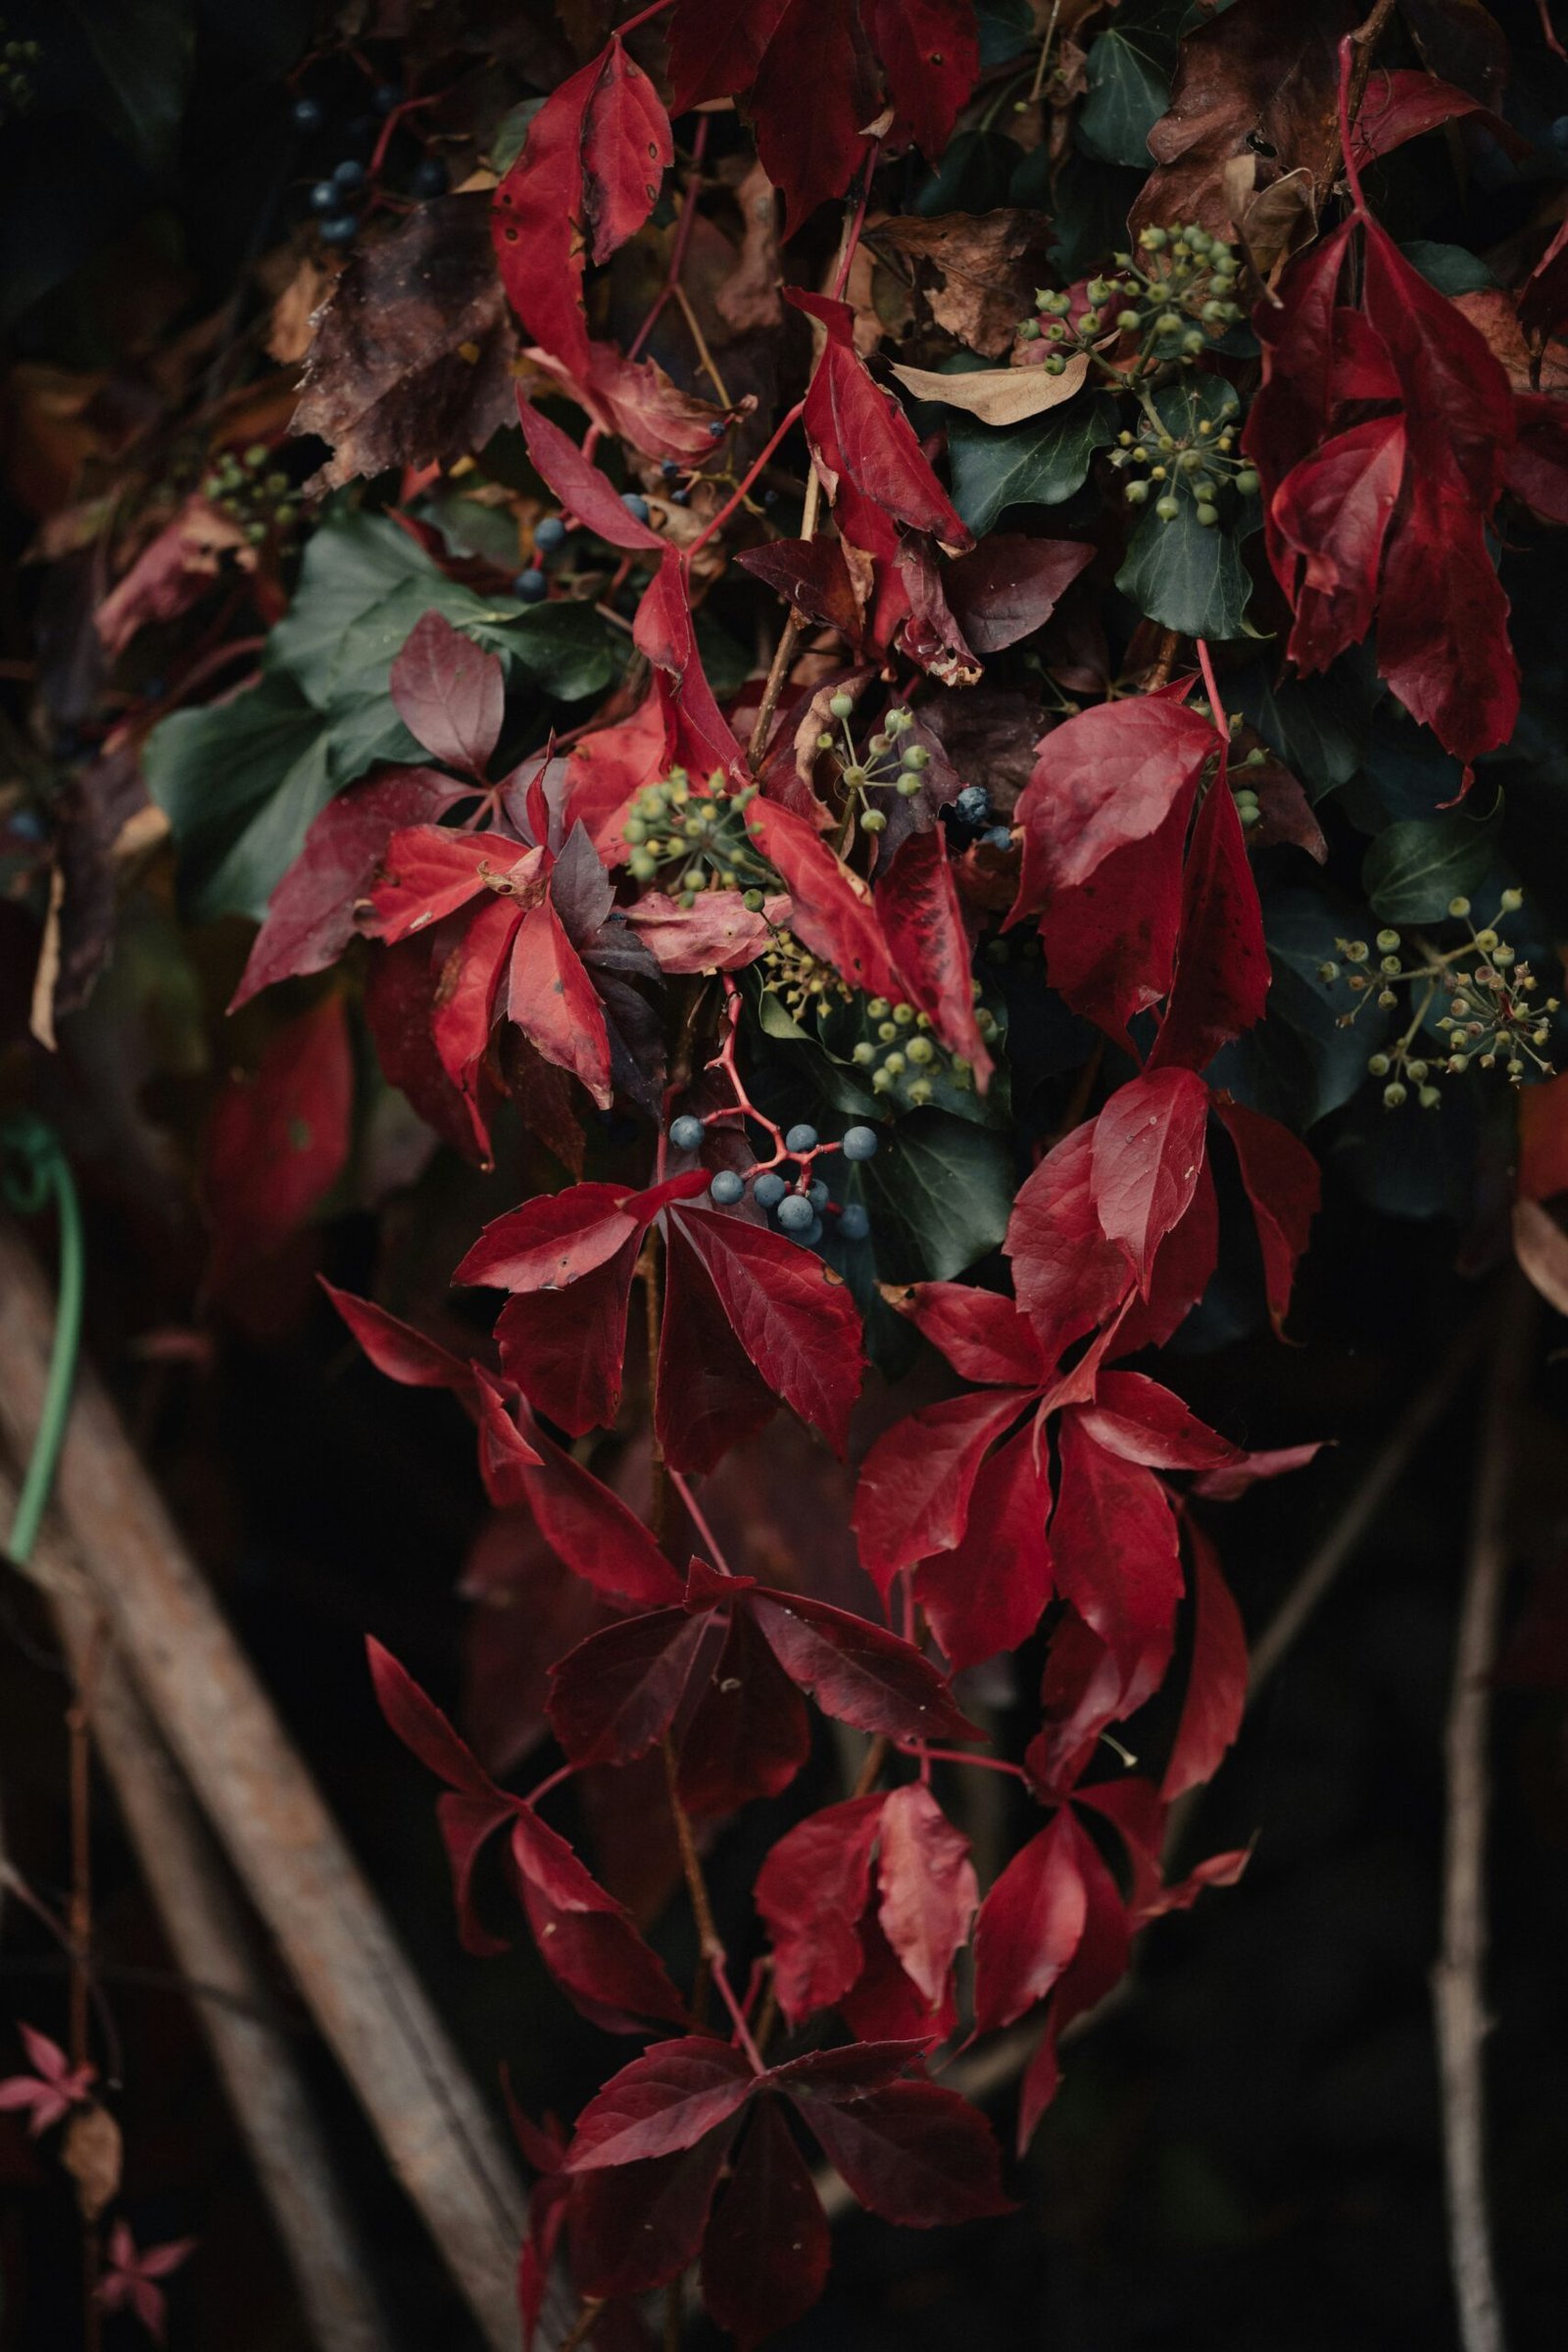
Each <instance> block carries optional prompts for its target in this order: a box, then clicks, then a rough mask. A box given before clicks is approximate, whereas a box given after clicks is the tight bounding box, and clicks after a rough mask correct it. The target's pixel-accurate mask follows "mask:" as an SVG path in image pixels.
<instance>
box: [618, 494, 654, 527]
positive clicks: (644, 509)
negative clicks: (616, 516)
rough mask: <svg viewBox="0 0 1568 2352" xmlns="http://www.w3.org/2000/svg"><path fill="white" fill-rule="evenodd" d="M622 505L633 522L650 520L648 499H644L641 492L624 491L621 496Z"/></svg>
mask: <svg viewBox="0 0 1568 2352" xmlns="http://www.w3.org/2000/svg"><path fill="white" fill-rule="evenodd" d="M620 503H621V505H622V506H623V507H624V508H625V510H626V512H627V514H628V515H630V516H631V518H632V520H633V522H646V521H647V520H648V515H649V507H648V501H647V499H646V498H644V496H643V494H642V492H641V491H640V490H623V491H622V492H621V494H620Z"/></svg>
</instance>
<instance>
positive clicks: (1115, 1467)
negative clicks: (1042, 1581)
mask: <svg viewBox="0 0 1568 2352" xmlns="http://www.w3.org/2000/svg"><path fill="white" fill-rule="evenodd" d="M1060 1452H1061V1493H1060V1496H1059V1498H1058V1500H1057V1503H1056V1510H1055V1515H1054V1518H1053V1520H1052V1522H1051V1548H1052V1556H1053V1559H1054V1564H1055V1574H1056V1584H1057V1588H1058V1590H1059V1591H1060V1593H1062V1595H1063V1597H1064V1598H1065V1599H1067V1600H1070V1601H1071V1602H1072V1604H1073V1606H1074V1608H1075V1609H1076V1610H1077V1611H1078V1613H1079V1615H1080V1616H1081V1617H1082V1618H1083V1619H1084V1620H1085V1622H1086V1623H1087V1624H1089V1625H1090V1626H1092V1627H1093V1628H1094V1630H1095V1632H1096V1633H1097V1634H1098V1635H1099V1636H1100V1638H1101V1640H1102V1641H1103V1642H1105V1643H1106V1645H1107V1646H1108V1648H1109V1649H1110V1651H1111V1654H1112V1655H1113V1656H1114V1657H1115V1659H1116V1660H1117V1662H1118V1664H1119V1665H1120V1666H1121V1668H1122V1671H1123V1673H1124V1674H1130V1673H1131V1672H1133V1670H1134V1669H1135V1668H1137V1667H1138V1666H1139V1665H1140V1664H1141V1663H1142V1662H1143V1661H1144V1660H1145V1659H1146V1657H1147V1656H1148V1654H1149V1652H1150V1651H1151V1650H1155V1651H1157V1652H1158V1653H1159V1654H1160V1655H1161V1656H1162V1657H1168V1656H1169V1654H1170V1640H1171V1623H1172V1619H1173V1618H1174V1615H1175V1611H1176V1603H1177V1600H1178V1599H1179V1597H1180V1595H1181V1587H1182V1576H1181V1560H1180V1557H1179V1554H1178V1550H1177V1544H1176V1522H1175V1519H1174V1517H1173V1515H1172V1512H1171V1507H1170V1499H1169V1496H1168V1495H1166V1493H1165V1490H1164V1488H1163V1487H1162V1486H1161V1485H1160V1482H1159V1480H1158V1479H1157V1478H1156V1477H1155V1476H1154V1473H1153V1472H1152V1470H1145V1469H1143V1468H1142V1467H1140V1466H1139V1465H1138V1464H1136V1463H1133V1462H1127V1461H1123V1460H1122V1459H1121V1457H1120V1456H1119V1455H1117V1454H1114V1453H1107V1452H1106V1450H1105V1448H1104V1447H1103V1446H1100V1445H1097V1444H1096V1442H1095V1440H1094V1438H1093V1437H1092V1436H1091V1435H1090V1434H1089V1432H1088V1430H1087V1429H1085V1428H1084V1426H1083V1423H1082V1421H1081V1419H1080V1418H1079V1416H1078V1415H1077V1414H1076V1413H1064V1414H1063V1415H1062V1421H1061V1435H1060Z"/></svg>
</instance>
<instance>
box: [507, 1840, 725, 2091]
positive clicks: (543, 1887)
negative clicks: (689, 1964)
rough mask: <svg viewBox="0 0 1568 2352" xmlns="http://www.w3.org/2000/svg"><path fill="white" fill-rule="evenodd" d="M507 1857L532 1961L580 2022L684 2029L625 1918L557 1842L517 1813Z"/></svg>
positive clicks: (659, 1972)
mask: <svg viewBox="0 0 1568 2352" xmlns="http://www.w3.org/2000/svg"><path fill="white" fill-rule="evenodd" d="M511 1850H512V1860H513V1864H514V1867H515V1870H516V1873H517V1880H518V1887H519V1891H520V1893H521V1896H522V1907H523V1910H524V1911H525V1912H526V1914H527V1918H528V1925H529V1927H530V1928H531V1929H532V1930H533V1936H534V1941H535V1942H536V1943H537V1945H538V1947H539V1957H540V1958H541V1960H543V1962H544V1964H545V1966H546V1968H548V1969H549V1971H550V1973H551V1975H552V1976H553V1977H554V1978H555V1980H556V1982H557V1984H558V1985H561V1987H562V1989H563V1990H564V1992H565V1993H566V1994H567V1995H568V1996H569V1998H570V1999H571V2001H572V2002H573V2004H574V2005H575V2007H577V2008H578V2009H580V2010H581V2012H582V2014H583V2016H584V2017H586V2018H588V2019H590V2020H591V2021H592V2022H593V2023H594V2024H596V2025H602V2026H604V2027H605V2028H606V2030H607V2031H608V2032H610V2033H613V2034H615V2033H640V2032H644V2031H646V2028H645V2026H644V2025H643V2024H642V2023H641V2022H640V2021H642V2020H645V2019H647V2018H650V2017H655V2018H662V2019H664V2020H666V2021H669V2022H671V2023H684V2021H685V2016H686V2009H685V2004H684V2002H683V2001H682V2000H681V1997H680V1994H679V1993H678V1992H677V1991H676V1990H675V1987H674V1985H672V1984H671V1983H670V1981H669V1979H668V1977H667V1976H666V1975H665V1974H664V1970H663V1968H662V1964H661V1963H660V1961H659V1960H657V1959H656V1958H655V1956H654V1954H653V1953H652V1952H651V1951H650V1950H649V1948H648V1946H647V1944H646V1943H645V1942H644V1941H643V1939H642V1937H641V1936H639V1935H638V1933H637V1930H636V1929H635V1927H634V1926H633V1925H632V1922H631V1918H630V1915H629V1914H628V1913H627V1912H626V1910H625V1909H624V1908H623V1907H622V1905H621V1904H619V1903H617V1902H616V1901H615V1899H614V1897H613V1895H610V1894H607V1893H606V1892H605V1889H604V1888H603V1887H601V1886H600V1885H599V1882H598V1881H597V1879H595V1878H594V1876H593V1874H592V1872H591V1871H589V1870H587V1869H586V1868H585V1867H584V1865H583V1864H582V1863H581V1862H580V1861H579V1860H578V1858H577V1856H576V1855H575V1854H574V1853H573V1851H572V1849H571V1847H570V1846H569V1845H568V1844H567V1843H566V1840H565V1839H564V1838H558V1837H557V1835H556V1833H555V1831H554V1830H552V1829H547V1828H546V1826H545V1824H544V1823H543V1822H542V1821H541V1820H540V1819H539V1817H538V1815H537V1814H535V1813H532V1812H530V1811H529V1810H528V1808H527V1807H526V1806H524V1807H522V1808H521V1809H520V1810H519V1812H518V1813H517V1814H516V1816H515V1819H514V1821H513V1825H512V1849H511ZM666 2046H667V2045H666ZM715 2046H721V2045H715Z"/></svg>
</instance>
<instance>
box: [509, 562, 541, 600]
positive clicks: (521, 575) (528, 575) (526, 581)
mask: <svg viewBox="0 0 1568 2352" xmlns="http://www.w3.org/2000/svg"><path fill="white" fill-rule="evenodd" d="M512 593H513V595H514V596H520V597H521V599H522V601H523V603H524V604H525V605H536V604H537V603H538V602H539V599H540V598H541V597H542V596H548V595H549V594H550V582H549V581H548V580H547V579H546V578H545V575H544V573H543V572H542V571H541V570H540V569H539V566H538V564H530V565H529V567H528V569H527V570H526V571H519V572H518V574H517V576H516V578H515V580H514V581H513V583H512Z"/></svg>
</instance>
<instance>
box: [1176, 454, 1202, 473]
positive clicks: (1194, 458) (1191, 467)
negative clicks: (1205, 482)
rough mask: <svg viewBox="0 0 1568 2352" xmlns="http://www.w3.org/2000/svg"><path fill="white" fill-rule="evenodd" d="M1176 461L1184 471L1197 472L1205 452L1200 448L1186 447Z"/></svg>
mask: <svg viewBox="0 0 1568 2352" xmlns="http://www.w3.org/2000/svg"><path fill="white" fill-rule="evenodd" d="M1176 463H1177V465H1178V466H1180V467H1181V470H1182V472H1183V473H1196V472H1197V471H1198V469H1199V467H1200V466H1201V465H1202V463H1203V453H1202V451H1201V449H1184V450H1183V451H1182V454H1181V456H1180V457H1179V458H1178V459H1177V461H1176Z"/></svg>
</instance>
